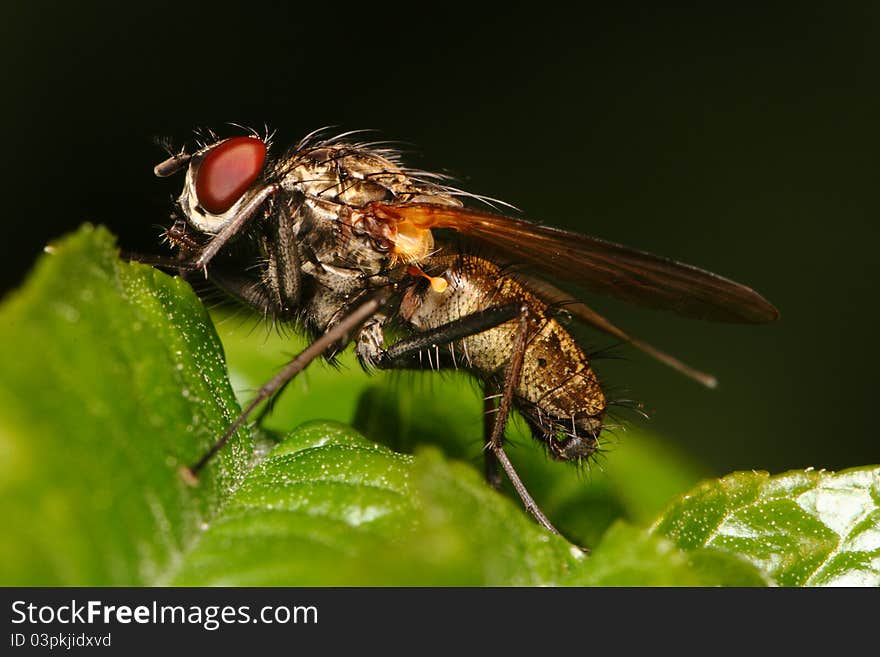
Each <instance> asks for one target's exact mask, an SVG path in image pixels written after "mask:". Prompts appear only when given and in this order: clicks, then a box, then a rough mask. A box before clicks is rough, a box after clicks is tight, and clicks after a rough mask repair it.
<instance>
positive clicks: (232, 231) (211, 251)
mask: <svg viewBox="0 0 880 657" xmlns="http://www.w3.org/2000/svg"><path fill="white" fill-rule="evenodd" d="M280 189H281V188H280V187H279V186H278V185H275V184H271V185H266V186H265V187H263V188H261V189H260V190H259V191H258V192H257V193H256V194H255V195H254V196H253V197H252V198H251V199H250V200H249V201H248V202H247V203H245V204H244V205H243V206H242V208H241V209H240V210H239V211H238V212H237V213H236V215H235V216H234V217H233V218H232V220H231V221H230V222H229V223H228V224H227V225H226V226H225V227H224V228H223V230H221V231H220V232H219V233H217V234H216V235H214V236H213V237H212V238H211V239H210V241H208V242H207V243H206V244H198V243H196V242H195V241H193V240H190V242H189V243H184V244H181V243H178V241H177V240H176V239H175V236H174V235H173V234H172V232H173V231H174V230H175V227H172V228H171V229H169V231H168V233H167V234H166V236H167V237H168V238H169V239H170V241H172V242H175V243H178V246H181V256H182V257H181V258H180V259H175V258H168V259H165V258H162V257H154V256H144V257H140V256H138V255H136V254H126V255H127V256H128V259H129V260H137V261H139V262H143V263H144V264H148V265H154V266H156V267H163V268H169V269H178V270H181V271H198V270H200V269H201V270H203V271H205V274H206V275H207V267H208V263H209V262H211V260H213V258H214V256H216V255H217V254H218V253H219V252H220V250H221V249H222V248H223V247H224V246H226V245H227V244H228V243H229V241H230V240H232V239H233V238H234V237H236V236H237V235H239V234H240V233H242V232H243V231H244V230H245V229H246V228H247V227H248V225H249V224H250V223H251V222H252V221H253V220H254V219H256V218H258V217H259V215H260V212H261V210H264V209H265V208H266V205H267V204H268V203H269V201H271V199H272V198H273V197H274V196H275V195H276V194H277V193H278V192H279V191H280ZM283 218H284V216H283V215H280V216H279V218H278V219H279V223H282V220H283ZM187 240H189V238H187Z"/></svg>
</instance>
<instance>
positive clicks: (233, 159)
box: [196, 137, 266, 214]
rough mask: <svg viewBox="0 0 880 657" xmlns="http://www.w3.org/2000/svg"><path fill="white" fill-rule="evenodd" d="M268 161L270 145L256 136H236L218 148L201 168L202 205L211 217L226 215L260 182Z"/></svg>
mask: <svg viewBox="0 0 880 657" xmlns="http://www.w3.org/2000/svg"><path fill="white" fill-rule="evenodd" d="M265 160H266V144H264V143H263V142H262V141H261V140H259V139H256V138H254V137H233V138H232V139H227V140H226V141H224V142H222V143H221V144H219V145H218V146H215V147H214V148H212V149H211V150H210V151H209V152H208V154H207V155H205V158H204V159H203V160H202V163H201V164H200V165H199V172H198V175H197V177H196V196H198V198H199V204H200V205H201V206H202V207H203V208H204V209H205V210H207V211H208V212H210V213H211V214H223V213H224V212H226V211H227V210H228V209H229V208H231V207H232V206H233V205H234V204H235V202H236V201H237V200H238V199H240V198H241V195H242V194H244V193H245V191H247V188H248V187H250V186H251V185H252V184H253V182H254V181H255V180H256V179H257V176H259V175H260V171H262V170H263V162H264V161H265Z"/></svg>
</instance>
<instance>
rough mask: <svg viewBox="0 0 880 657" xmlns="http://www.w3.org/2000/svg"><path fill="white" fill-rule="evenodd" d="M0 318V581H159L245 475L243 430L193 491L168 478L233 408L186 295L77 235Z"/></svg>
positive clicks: (199, 312) (106, 239)
mask: <svg viewBox="0 0 880 657" xmlns="http://www.w3.org/2000/svg"><path fill="white" fill-rule="evenodd" d="M50 251H51V253H52V255H44V256H42V258H41V259H40V261H39V263H38V265H37V267H36V270H35V271H34V273H33V274H32V276H31V277H30V279H29V280H28V282H27V284H26V285H25V286H24V288H23V289H21V290H20V291H18V292H17V293H15V294H13V295H12V296H11V297H10V298H8V299H7V300H6V301H5V302H4V304H3V306H2V309H0V516H2V518H3V520H4V532H3V533H4V534H5V538H4V540H2V541H0V582H2V583H3V584H7V585H8V584H27V585H38V584H39V585H50V584H140V583H147V582H152V581H155V580H156V579H157V578H159V577H161V575H162V573H163V572H164V571H165V569H166V568H167V567H168V564H169V563H171V562H173V561H174V560H175V559H177V558H179V555H180V553H181V552H182V551H183V550H184V549H185V548H186V546H187V544H188V543H189V541H190V540H191V539H192V537H193V536H194V535H195V533H196V531H197V528H198V526H199V525H200V524H201V522H202V521H203V518H204V517H205V516H207V515H210V514H211V513H212V512H213V511H214V510H215V509H216V508H217V506H218V504H219V502H220V499H221V498H222V496H223V495H224V493H225V491H226V490H228V489H229V488H230V487H232V486H234V485H235V484H236V482H237V481H239V480H240V479H241V477H242V475H243V474H244V470H245V466H246V463H247V459H248V456H249V454H250V451H251V449H250V445H249V439H248V438H247V436H246V435H244V434H242V435H239V436H238V437H237V438H236V439H235V440H234V441H233V444H232V445H231V448H230V449H228V450H224V454H223V455H222V456H221V458H220V459H219V461H218V463H217V467H215V468H212V470H211V473H209V474H208V476H207V477H205V480H204V481H203V482H202V485H201V486H199V487H198V488H195V489H193V488H188V487H187V486H185V485H184V484H183V482H182V480H181V478H180V477H179V476H178V473H177V470H178V468H179V466H180V465H181V464H182V463H187V462H190V461H191V460H192V459H194V458H195V457H196V455H197V454H199V453H200V452H201V451H202V450H204V449H205V447H206V446H207V445H208V444H209V443H210V442H211V441H212V439H213V438H214V437H215V436H216V435H217V434H218V432H220V431H222V430H223V428H224V427H225V426H226V425H227V424H228V423H229V422H230V420H231V419H232V418H234V417H235V415H236V414H237V413H238V406H237V404H236V402H235V399H234V397H233V395H232V391H231V389H230V387H229V384H228V382H227V379H226V373H225V366H224V363H223V358H222V351H221V348H220V344H219V341H218V339H217V336H216V334H215V333H214V331H213V329H212V327H211V324H210V322H208V321H207V316H206V314H205V311H204V309H203V307H202V305H201V303H200V302H199V301H198V299H197V298H196V297H195V295H193V293H192V291H191V290H190V289H189V287H188V286H187V285H185V284H184V283H182V282H181V281H180V280H178V279H174V278H171V277H168V276H165V275H164V274H161V273H160V272H158V271H156V270H154V269H152V268H150V267H144V266H140V265H126V264H121V263H119V261H118V259H117V257H116V251H115V248H114V245H113V240H112V238H111V236H110V235H109V234H108V233H107V232H106V231H104V230H101V229H93V228H91V227H86V228H84V229H82V230H81V231H80V232H79V233H77V234H76V235H74V236H72V237H70V238H68V239H65V240H64V241H63V242H61V243H59V244H58V245H57V246H55V247H54V248H52V249H51V250H50Z"/></svg>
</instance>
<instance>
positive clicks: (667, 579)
mask: <svg viewBox="0 0 880 657" xmlns="http://www.w3.org/2000/svg"><path fill="white" fill-rule="evenodd" d="M576 583H578V584H580V585H584V586H766V585H767V580H766V578H765V576H764V575H763V574H762V573H761V572H760V571H759V570H758V569H757V568H755V567H754V566H753V565H751V564H750V563H748V562H747V561H745V560H743V559H740V558H738V557H736V556H734V555H729V554H725V553H723V552H719V551H715V550H706V549H697V550H693V551H691V552H684V551H682V550H679V549H678V548H676V547H675V545H674V544H673V543H672V541H669V540H666V539H664V538H661V537H659V536H653V535H651V534H649V533H648V532H646V531H645V530H643V529H638V528H636V527H633V526H631V525H627V524H625V523H622V522H618V523H616V524H615V525H614V526H612V527H611V529H609V530H608V532H607V533H606V534H605V536H604V538H603V539H602V543H601V544H600V545H599V547H598V548H597V549H596V551H595V552H594V554H593V556H592V558H591V559H590V563H589V564H588V565H587V566H585V567H584V568H583V569H582V572H581V573H580V575H579V576H578V578H577V580H576Z"/></svg>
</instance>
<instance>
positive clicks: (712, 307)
mask: <svg viewBox="0 0 880 657" xmlns="http://www.w3.org/2000/svg"><path fill="white" fill-rule="evenodd" d="M371 211H373V212H375V213H377V214H381V215H382V216H383V217H384V218H386V219H393V220H396V221H398V222H408V223H410V224H412V225H413V226H415V227H417V228H422V229H431V228H449V229H451V230H455V231H458V232H459V233H462V234H463V235H467V236H469V237H470V238H472V239H474V240H476V241H477V242H481V243H483V244H485V245H488V246H490V247H491V248H493V249H495V250H497V251H499V252H501V253H503V254H505V255H507V256H509V257H510V258H511V259H512V260H514V261H516V262H521V263H526V264H529V265H533V266H534V267H536V268H537V269H538V270H540V271H542V272H545V273H548V274H551V275H552V276H556V277H559V278H561V279H565V280H568V281H572V282H574V283H577V284H578V285H580V286H582V287H584V288H586V289H588V290H591V291H593V292H596V293H598V294H605V295H608V296H611V297H614V298H617V299H620V300H622V301H626V302H628V303H632V304H635V305H639V306H645V307H648V308H659V309H664V310H671V311H672V312H675V313H678V314H679V315H682V316H684V317H692V318H698V319H707V320H711V321H716V322H740V323H762V322H771V321H773V320H775V319H777V318H778V317H779V311H778V310H776V308H775V307H774V306H773V305H772V304H771V303H770V302H769V301H767V300H766V299H765V298H764V297H762V296H761V295H760V294H758V293H757V292H755V291H754V290H752V289H751V288H749V287H746V286H745V285H742V284H740V283H737V282H735V281H731V280H729V279H726V278H723V277H721V276H718V275H717V274H713V273H711V272H708V271H705V270H703V269H699V268H697V267H692V266H691V265H686V264H683V263H680V262H676V261H675V260H672V259H670V258H664V257H661V256H656V255H653V254H651V253H646V252H644V251H638V250H636V249H630V248H628V247H625V246H621V245H620V244H615V243H613V242H607V241H605V240H601V239H599V238H596V237H589V236H587V235H581V234H579V233H573V232H570V231H566V230H560V229H558V228H549V227H547V226H540V225H538V224H533V223H530V222H528V221H523V220H522V219H515V218H513V217H506V216H503V215H498V214H494V213H491V212H482V211H479V210H471V209H467V208H458V207H447V206H442V205H434V204H430V203H403V204H398V205H392V204H384V203H374V204H373V205H372V206H371Z"/></svg>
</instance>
